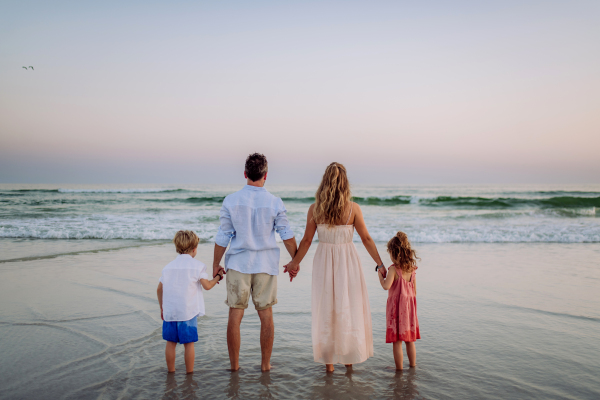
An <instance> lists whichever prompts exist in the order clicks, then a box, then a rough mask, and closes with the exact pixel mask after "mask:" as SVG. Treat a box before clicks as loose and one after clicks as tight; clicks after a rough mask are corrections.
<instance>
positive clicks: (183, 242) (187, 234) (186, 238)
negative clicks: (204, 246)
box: [173, 231, 200, 254]
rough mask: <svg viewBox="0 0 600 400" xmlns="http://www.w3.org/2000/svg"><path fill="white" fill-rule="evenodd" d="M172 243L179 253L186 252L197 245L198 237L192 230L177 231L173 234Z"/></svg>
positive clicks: (189, 251)
mask: <svg viewBox="0 0 600 400" xmlns="http://www.w3.org/2000/svg"><path fill="white" fill-rule="evenodd" d="M173 243H175V249H176V250H177V252H178V253H179V254H188V253H191V252H192V251H194V249H195V248H196V247H198V243H200V238H199V237H198V236H196V234H195V233H194V232H193V231H179V232H177V233H176V234H175V237H174V238H173Z"/></svg>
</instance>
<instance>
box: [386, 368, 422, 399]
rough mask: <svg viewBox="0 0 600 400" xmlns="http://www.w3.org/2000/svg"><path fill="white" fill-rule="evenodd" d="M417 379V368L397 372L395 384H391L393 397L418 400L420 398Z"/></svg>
mask: <svg viewBox="0 0 600 400" xmlns="http://www.w3.org/2000/svg"><path fill="white" fill-rule="evenodd" d="M417 379H418V377H417V370H416V369H415V368H409V369H408V370H405V371H397V372H396V375H395V376H394V380H393V382H392V383H390V389H391V392H392V393H393V397H394V398H395V399H416V398H417V397H418V396H419V391H418V390H417Z"/></svg>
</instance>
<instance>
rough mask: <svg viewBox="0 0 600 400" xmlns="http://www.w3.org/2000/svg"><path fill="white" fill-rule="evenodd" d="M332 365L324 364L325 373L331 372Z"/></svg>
mask: <svg viewBox="0 0 600 400" xmlns="http://www.w3.org/2000/svg"><path fill="white" fill-rule="evenodd" d="M333 369H334V368H333V364H325V372H333Z"/></svg>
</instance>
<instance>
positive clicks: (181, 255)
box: [177, 254, 192, 258]
mask: <svg viewBox="0 0 600 400" xmlns="http://www.w3.org/2000/svg"><path fill="white" fill-rule="evenodd" d="M181 257H189V258H192V256H190V255H189V254H179V255H178V256H177V258H181Z"/></svg>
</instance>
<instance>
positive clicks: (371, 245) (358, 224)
mask: <svg viewBox="0 0 600 400" xmlns="http://www.w3.org/2000/svg"><path fill="white" fill-rule="evenodd" d="M352 207H353V208H352V211H354V227H355V228H356V233H358V236H360V239H361V240H362V242H363V244H364V245H365V248H366V249H367V251H368V252H369V254H370V255H371V257H372V258H373V261H375V262H376V263H377V265H381V264H383V261H381V257H380V256H379V251H377V246H375V241H374V240H373V238H372V237H371V235H369V231H368V230H367V225H366V224H365V219H364V218H363V213H362V210H361V209H360V206H359V205H358V204H356V203H352ZM384 271H385V270H384Z"/></svg>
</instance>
